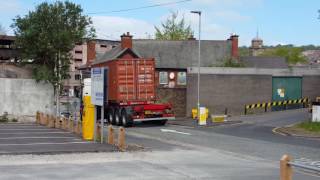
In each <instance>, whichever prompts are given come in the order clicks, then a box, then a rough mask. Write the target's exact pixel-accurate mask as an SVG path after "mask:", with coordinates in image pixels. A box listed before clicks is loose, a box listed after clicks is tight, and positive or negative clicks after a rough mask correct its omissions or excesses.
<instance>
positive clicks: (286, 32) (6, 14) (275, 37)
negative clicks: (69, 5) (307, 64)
mask: <svg viewBox="0 0 320 180" xmlns="http://www.w3.org/2000/svg"><path fill="white" fill-rule="evenodd" d="M47 1H49V2H53V1H52V0H47ZM175 1H178V0H134V1H133V0H114V1H107V0H73V2H75V3H79V4H81V6H82V7H83V9H84V13H85V14H89V13H95V12H110V11H114V10H120V9H127V8H134V7H140V6H147V5H154V4H158V3H166V2H175ZM41 2H43V1H41V0H10V1H9V0H0V24H1V25H2V26H4V27H5V29H6V31H7V34H12V30H11V29H10V24H11V23H12V19H13V18H14V17H15V16H16V15H22V16H23V15H25V14H26V13H27V12H28V11H30V10H33V9H34V6H35V5H37V4H39V3H41ZM318 9H320V1H319V0H308V1H306V0H192V1H190V2H186V3H182V4H176V5H169V6H163V7H156V8H149V9H140V10H135V11H128V12H118V13H102V14H89V15H90V16H92V19H93V22H94V26H95V27H96V29H97V35H98V37H99V38H103V39H119V36H120V35H121V34H122V33H124V32H127V31H130V32H131V33H132V34H133V35H134V37H135V38H147V37H150V36H153V34H154V26H158V25H160V23H161V22H162V21H164V20H165V19H166V17H168V16H169V15H170V12H171V11H175V12H176V11H178V12H179V14H180V16H181V17H182V16H184V17H185V19H186V22H187V23H190V24H191V26H192V28H193V29H194V31H195V35H196V36H197V33H198V29H197V23H198V18H197V16H196V15H192V14H190V13H189V12H190V10H201V11H202V12H203V16H202V39H213V40H219V39H222V40H223V39H227V38H228V37H229V35H230V34H231V33H236V34H238V35H239V36H240V37H239V40H240V45H249V44H250V41H251V39H252V38H253V37H255V36H256V31H257V29H259V36H260V38H262V39H263V40H264V44H266V45H276V44H294V45H307V44H315V45H320V38H319V30H320V20H319V19H318V12H317V11H318Z"/></svg>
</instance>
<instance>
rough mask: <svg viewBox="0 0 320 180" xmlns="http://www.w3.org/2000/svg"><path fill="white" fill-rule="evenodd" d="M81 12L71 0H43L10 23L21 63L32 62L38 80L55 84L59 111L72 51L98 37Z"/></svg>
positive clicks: (89, 21)
mask: <svg viewBox="0 0 320 180" xmlns="http://www.w3.org/2000/svg"><path fill="white" fill-rule="evenodd" d="M82 13H83V10H82V8H81V7H80V5H76V4H74V3H72V2H69V1H65V2H61V1H56V2H54V3H47V2H43V3H41V4H40V5H38V6H37V7H36V8H35V10H34V11H30V12H29V13H28V14H27V15H26V16H24V17H20V16H17V17H16V19H14V23H13V24H12V26H11V27H12V28H13V29H14V33H15V35H16V42H15V43H16V46H17V47H18V48H19V49H20V52H21V58H22V63H23V62H28V63H30V62H31V63H32V68H33V69H32V74H33V77H34V78H35V79H36V81H37V82H39V81H44V82H48V83H51V84H52V85H53V86H54V90H55V91H54V92H55V96H56V104H57V113H58V111H59V106H60V103H59V94H60V91H61V79H66V78H68V77H69V74H68V72H69V66H70V62H71V54H70V51H71V50H72V49H73V48H74V46H75V44H76V43H79V42H81V41H83V40H84V39H85V38H92V37H94V36H95V30H94V28H93V27H92V26H91V25H92V21H91V19H90V18H89V17H88V16H86V15H83V14H82ZM57 115H58V114H57Z"/></svg>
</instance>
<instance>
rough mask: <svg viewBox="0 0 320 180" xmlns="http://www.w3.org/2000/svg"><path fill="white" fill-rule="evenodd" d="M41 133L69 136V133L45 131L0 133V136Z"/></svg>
mask: <svg viewBox="0 0 320 180" xmlns="http://www.w3.org/2000/svg"><path fill="white" fill-rule="evenodd" d="M43 133H45V134H71V132H60V131H59V132H47V131H45V132H15V133H0V134H10V135H11V134H12V135H13V134H43Z"/></svg>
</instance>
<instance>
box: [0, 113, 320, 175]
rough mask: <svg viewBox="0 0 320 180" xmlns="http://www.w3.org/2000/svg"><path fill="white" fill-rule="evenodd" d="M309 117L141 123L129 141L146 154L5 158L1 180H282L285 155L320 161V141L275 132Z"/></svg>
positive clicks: (273, 115)
mask: <svg viewBox="0 0 320 180" xmlns="http://www.w3.org/2000/svg"><path fill="white" fill-rule="evenodd" d="M305 115H306V114H305V112H303V111H287V112H280V113H271V114H268V115H263V116H250V117H247V118H244V119H245V120H248V122H245V124H241V125H232V126H224V127H212V128H197V127H195V128H192V127H185V126H174V125H167V126H152V125H138V126H136V127H133V128H128V129H127V141H128V142H129V143H134V144H139V145H143V146H145V151H143V152H125V153H115V152H113V153H83V154H60V155H40V156H34V155H20V156H0V171H1V172H2V173H1V174H0V179H18V178H22V179H106V178H107V179H217V180H247V179H253V180H255V179H256V180H270V179H279V159H280V158H281V156H282V155H283V154H285V153H288V154H290V155H292V156H293V157H294V158H296V159H301V158H306V159H310V160H320V154H319V143H320V141H317V140H310V139H303V140H301V139H297V138H293V137H283V136H280V135H275V134H272V132H271V131H270V130H271V129H272V128H273V127H275V126H278V125H280V124H281V125H283V124H290V123H292V122H296V121H300V120H299V119H300V116H301V117H304V116H305ZM293 117H297V118H296V119H294V118H293ZM251 118H252V119H251ZM249 130H250V131H251V132H250V133H249V132H247V131H249ZM302 141H306V142H308V143H305V144H304V143H303V142H302ZM294 173H295V174H294V179H304V180H315V179H319V178H320V177H319V176H316V175H314V174H310V173H305V172H301V171H299V170H297V169H294Z"/></svg>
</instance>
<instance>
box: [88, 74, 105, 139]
mask: <svg viewBox="0 0 320 180" xmlns="http://www.w3.org/2000/svg"><path fill="white" fill-rule="evenodd" d="M105 72H106V69H105V68H92V69H91V103H92V104H93V105H95V107H94V108H95V111H94V112H95V115H94V141H96V138H97V107H96V106H101V118H100V131H101V132H100V133H101V135H100V142H101V143H103V123H104V102H105V88H104V87H105V84H104V83H105Z"/></svg>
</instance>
